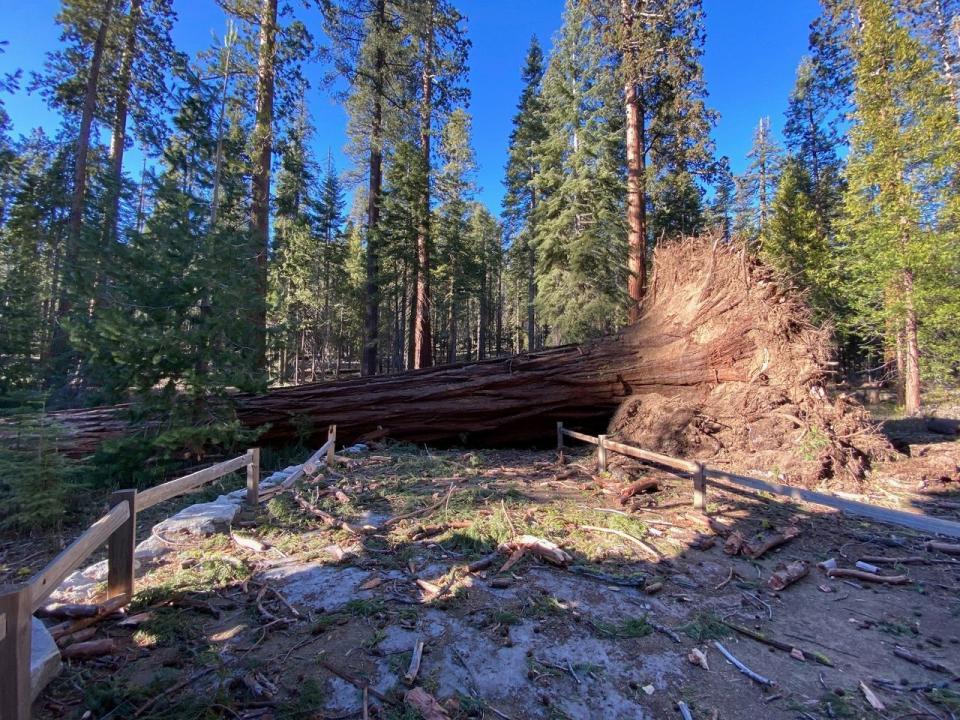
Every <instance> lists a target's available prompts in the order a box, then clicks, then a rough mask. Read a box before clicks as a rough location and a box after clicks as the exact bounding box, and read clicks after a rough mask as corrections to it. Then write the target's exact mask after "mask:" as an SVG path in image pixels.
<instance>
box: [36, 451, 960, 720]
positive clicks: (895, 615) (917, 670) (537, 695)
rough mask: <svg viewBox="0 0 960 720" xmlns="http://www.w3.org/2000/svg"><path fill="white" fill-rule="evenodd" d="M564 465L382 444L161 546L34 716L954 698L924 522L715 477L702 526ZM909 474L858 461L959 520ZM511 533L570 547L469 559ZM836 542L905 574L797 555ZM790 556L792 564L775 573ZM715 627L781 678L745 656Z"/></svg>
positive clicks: (662, 714)
mask: <svg viewBox="0 0 960 720" xmlns="http://www.w3.org/2000/svg"><path fill="white" fill-rule="evenodd" d="M928 448H929V449H928V450H927V455H923V454H915V456H914V457H911V458H910V460H909V461H907V462H914V461H915V462H917V463H919V462H920V460H921V459H923V458H925V457H926V458H927V460H931V459H932V458H938V459H937V460H936V462H937V463H942V464H943V465H944V467H946V466H947V465H949V463H950V462H953V463H954V466H953V468H954V470H956V462H957V460H958V459H960V446H958V443H938V444H936V445H929V446H928ZM941 456H943V457H941ZM944 458H946V459H944ZM950 458H952V460H950ZM565 460H566V462H565V463H560V462H558V459H557V456H556V453H554V452H517V451H510V452H507V451H502V452H501V451H498V452H493V451H477V452H470V453H466V452H459V451H443V452H432V451H431V452H425V451H424V450H417V449H415V448H412V447H410V446H405V447H403V446H393V447H391V448H389V449H384V450H377V451H375V453H374V454H373V455H369V456H367V457H364V458H361V459H358V460H356V461H353V462H351V464H350V466H349V467H346V468H343V467H341V468H339V469H338V470H337V471H336V472H329V473H327V474H326V475H325V476H323V477H321V478H317V479H315V480H314V481H312V482H310V483H307V484H305V485H303V486H302V487H301V488H300V489H299V492H300V495H301V497H302V498H303V499H304V500H305V501H306V503H307V506H304V505H303V504H299V503H297V502H295V501H294V500H293V499H292V498H291V497H290V496H289V495H286V496H280V497H278V498H276V499H274V500H272V501H270V502H269V503H268V504H267V505H265V506H264V507H261V508H260V509H259V510H258V512H257V513H256V514H253V513H249V514H247V515H246V516H245V517H243V518H242V519H241V520H240V522H238V523H237V524H236V525H235V527H234V531H235V532H237V533H241V534H243V535H245V536H251V537H256V538H258V539H259V540H261V541H262V542H264V543H266V544H267V545H268V546H269V547H268V548H267V549H265V550H263V551H254V550H250V549H248V548H246V547H243V546H241V545H238V544H237V543H236V542H235V541H232V540H231V539H230V538H228V537H227V536H224V535H217V536H212V537H210V538H207V539H205V540H203V541H197V542H191V543H186V542H185V543H183V545H182V546H181V547H177V548H176V553H172V554H171V555H169V556H167V559H166V560H165V562H164V564H163V565H162V566H161V567H160V568H159V569H157V570H156V571H154V572H152V573H150V574H149V575H148V576H147V577H145V578H144V579H143V580H142V581H140V583H139V585H138V590H139V592H138V596H137V598H136V601H135V603H134V604H133V606H131V608H130V609H129V610H128V611H127V612H126V613H125V614H124V615H123V616H118V617H115V618H114V619H111V620H109V621H105V622H103V623H101V624H100V625H99V626H98V635H97V637H110V638H113V639H115V641H116V644H117V647H118V650H117V653H116V654H115V655H111V656H106V657H101V658H97V659H92V660H84V661H70V662H69V663H68V666H67V667H66V668H65V670H64V672H63V673H62V674H61V676H60V677H59V678H58V679H57V680H56V681H55V682H54V683H53V684H52V685H51V686H50V687H49V688H48V690H47V691H46V692H45V693H44V694H43V695H42V696H41V698H40V700H38V702H37V704H36V706H35V712H36V715H37V716H38V717H41V718H81V717H89V718H100V719H106V718H111V719H116V718H134V717H140V718H249V719H251V720H252V719H253V718H291V719H292V718H347V717H362V716H363V712H364V692H363V690H362V688H363V687H364V686H368V691H367V693H366V697H367V706H368V711H369V713H370V716H371V717H384V718H416V717H420V714H419V713H418V711H417V710H415V709H413V707H412V705H411V704H410V703H409V702H407V703H405V702H404V698H405V695H406V694H407V693H408V692H409V690H410V689H411V687H417V688H420V689H421V690H422V691H423V692H425V693H427V694H429V695H430V696H432V697H433V698H435V699H436V701H437V702H438V703H439V705H440V707H442V708H443V712H444V713H446V714H447V715H448V716H449V717H452V718H468V717H487V718H493V717H503V718H514V719H517V720H519V719H520V718H600V717H603V718H671V717H680V712H679V710H678V703H680V702H682V703H685V704H686V706H688V707H689V709H690V711H691V712H692V714H693V717H695V718H698V719H702V718H730V719H734V718H743V719H747V718H749V719H750V720H756V718H770V719H771V720H779V719H781V718H783V719H786V718H791V719H793V718H800V717H804V718H870V717H878V718H879V717H887V718H898V717H931V718H951V717H955V716H956V714H957V713H958V712H960V693H958V692H957V690H958V688H957V684H956V680H955V679H954V678H955V676H957V675H958V674H960V599H958V592H957V591H958V589H960V575H958V573H960V562H958V558H956V557H954V556H951V555H948V554H943V553H938V552H931V551H929V550H927V549H926V548H925V546H924V543H925V541H926V540H928V538H925V537H922V536H919V535H916V534H914V533H912V532H911V531H908V530H905V529H900V528H893V527H889V526H882V525H876V524H870V523H866V522H862V521H859V520H854V519H850V518H844V517H842V516H840V515H838V514H835V513H831V512H827V511H823V512H821V511H820V510H822V509H818V508H816V507H814V506H809V505H797V504H792V503H784V502H781V501H779V500H773V499H770V498H764V497H760V496H757V495H755V494H743V493H739V492H736V493H735V492H726V491H720V490H713V489H712V490H711V493H710V496H709V500H710V512H711V516H712V517H713V518H715V520H716V521H717V522H718V523H720V525H717V524H715V525H714V528H713V529H711V527H710V526H709V525H708V524H707V523H705V522H704V521H703V520H700V519H698V518H697V517H696V516H695V515H694V513H693V510H692V508H691V487H690V482H689V480H686V479H682V478H677V477H674V476H671V475H667V474H659V473H657V472H652V471H649V470H644V471H643V476H649V477H652V478H655V479H657V480H659V481H660V482H659V488H660V489H659V490H656V491H653V492H649V491H647V492H641V493H638V494H636V495H634V496H633V497H630V498H625V499H624V501H623V502H621V500H620V495H619V491H620V489H621V486H622V482H621V481H620V480H618V479H617V478H615V477H612V476H610V475H606V474H603V475H598V474H597V473H596V471H595V463H594V459H593V457H592V456H591V455H589V454H588V453H587V451H586V450H582V451H581V450H574V451H570V452H569V453H568V454H567V457H566V458H565ZM919 467H920V466H919V464H918V465H917V468H914V466H913V465H909V464H907V465H900V466H899V467H898V466H897V465H895V464H890V465H889V466H884V465H881V466H878V467H876V468H875V469H874V471H873V477H872V482H871V483H870V487H871V488H872V490H871V493H872V495H871V496H870V497H869V499H870V500H871V501H882V502H886V503H889V504H891V506H900V507H904V508H911V507H913V508H920V507H923V509H924V510H928V511H930V512H934V511H935V512H937V513H938V514H940V515H941V516H943V517H949V518H953V519H960V492H958V488H957V482H956V479H952V480H942V478H941V476H938V478H941V479H933V477H932V475H930V477H927V478H926V479H923V480H921V479H919V475H922V474H923V473H925V472H927V471H925V470H922V469H919ZM901 471H902V472H901ZM632 472H633V474H634V475H635V474H636V470H635V469H634V470H633V471H632ZM925 477H926V476H925ZM921 482H926V483H927V484H926V485H925V486H924V485H921V484H918V483H921ZM924 502H927V503H934V504H935V505H936V507H933V506H930V505H927V506H924V505H923V504H922V503H924ZM309 508H313V510H314V512H311V511H310V509H309ZM427 508H433V509H432V510H430V511H429V512H422V511H423V510H425V509H427ZM317 510H319V511H320V516H318V515H317V513H316V512H315V511H317ZM418 511H420V512H419V513H418ZM410 513H418V514H414V515H411V516H410V517H407V518H405V519H401V520H399V521H396V522H394V523H392V524H389V526H388V527H385V525H386V524H387V523H386V521H387V520H388V519H390V518H394V519H395V518H397V517H399V516H403V515H407V514H410ZM331 518H333V520H334V522H331V521H330V519H331ZM364 526H370V527H381V528H383V529H381V530H380V531H369V530H367V531H365V530H363V528H364ZM788 528H795V529H796V530H798V531H799V534H797V535H796V537H793V538H792V539H790V540H788V541H787V542H785V543H783V544H781V545H779V546H778V547H776V548H774V549H772V550H769V551H767V552H764V553H763V554H761V555H759V556H758V557H750V556H749V554H744V552H743V551H742V552H741V553H740V554H737V555H735V556H731V555H729V554H727V552H725V546H728V547H729V546H730V543H728V541H729V538H730V537H731V536H734V537H736V536H737V534H739V537H740V538H742V539H743V541H744V542H746V543H747V544H749V545H751V546H752V547H756V546H758V545H760V544H763V541H764V540H766V539H769V538H770V536H772V535H773V534H775V533H778V532H779V533H782V532H783V531H785V530H786V529H788ZM358 530H359V532H358ZM715 530H719V531H720V533H721V534H720V535H717V534H715V532H714V531H715ZM611 531H614V532H611ZM524 534H529V535H533V536H536V537H539V538H543V539H546V540H550V541H552V542H554V543H556V544H557V545H559V546H560V548H562V549H563V551H565V552H566V553H568V554H569V555H570V556H571V558H572V559H571V561H570V562H569V563H568V564H567V565H566V566H555V565H551V564H549V563H547V562H543V561H541V560H539V559H538V558H537V557H535V556H533V555H532V554H529V553H528V554H526V555H524V556H523V557H521V558H519V560H518V561H517V562H516V563H515V564H514V565H513V566H512V567H511V568H509V570H507V571H506V572H498V571H499V569H500V568H501V566H502V565H503V564H504V563H505V562H506V561H507V558H508V556H509V552H507V553H501V554H498V556H497V557H496V559H495V560H493V561H492V562H491V563H490V565H489V567H487V568H485V569H482V570H478V571H477V572H469V571H468V570H467V567H466V566H467V565H468V564H470V563H472V562H474V561H477V560H479V559H482V558H485V557H487V556H489V555H490V554H492V553H494V552H496V550H497V548H498V546H499V545H500V544H501V543H505V542H507V541H509V540H511V539H514V538H516V537H517V536H520V535H524ZM788 534H789V533H788ZM171 541H173V542H176V541H177V540H176V538H172V539H171ZM831 558H832V559H835V560H836V562H837V564H838V566H840V567H842V568H853V567H854V563H855V562H856V561H858V560H862V559H864V558H872V559H873V560H872V562H873V563H874V564H876V565H878V567H879V568H880V574H882V575H885V576H892V575H906V576H907V580H906V582H904V583H903V584H898V585H891V584H886V583H873V582H865V581H863V580H859V579H847V578H830V577H828V576H827V575H826V574H825V573H824V572H823V571H821V570H819V569H818V568H817V567H816V564H817V563H819V562H822V561H826V560H829V559H831ZM893 558H901V559H902V560H901V561H900V562H883V560H884V559H893ZM913 558H919V561H917V560H914V559H913ZM797 562H805V563H807V564H809V572H808V574H807V575H806V576H805V577H803V578H801V579H800V580H798V581H797V582H795V583H793V584H791V585H789V586H788V587H786V588H785V589H784V590H781V591H773V590H771V589H770V588H769V587H768V585H767V582H768V579H769V578H770V577H771V575H772V574H773V573H774V572H775V571H777V569H778V567H779V566H781V565H789V564H791V563H797ZM732 626H737V628H739V630H738V629H734V627H732ZM743 630H746V631H749V633H752V634H754V635H760V636H762V637H763V638H765V639H767V640H772V641H775V642H777V643H779V644H781V645H782V646H785V648H786V649H777V648H775V647H771V646H770V645H768V644H764V643H763V642H760V641H758V640H757V639H755V638H753V637H749V636H748V634H745V633H744V632H743ZM418 641H422V642H423V654H422V659H421V662H420V665H419V668H418V670H417V673H416V677H415V678H414V679H413V680H412V681H411V682H409V683H408V682H406V681H405V679H404V676H405V675H406V674H407V673H408V672H410V671H411V661H412V656H413V655H414V650H415V649H416V648H417V644H418ZM716 642H719V643H720V644H721V645H722V646H723V648H724V649H725V650H727V651H728V652H729V653H730V654H731V655H733V656H734V657H735V658H736V659H737V660H739V661H740V662H742V663H743V664H744V665H745V666H747V667H748V668H749V669H750V670H752V671H754V672H755V673H757V674H759V675H761V676H763V677H765V678H768V679H770V680H772V681H773V682H774V683H775V684H772V685H765V684H761V683H758V682H756V681H755V680H752V679H750V678H749V677H747V676H746V675H745V674H743V673H741V672H740V671H738V670H737V669H736V668H735V667H734V666H733V665H732V664H731V663H730V662H728V661H727V660H726V659H725V658H724V656H723V655H722V654H721V651H720V650H719V649H718V648H717V646H716V644H715V643H716ZM793 648H796V649H797V650H798V651H799V653H798V652H794V653H792V654H791V652H790V650H791V649H793ZM898 648H899V649H898ZM694 649H697V650H699V651H700V652H702V653H703V657H704V658H705V660H706V665H707V666H708V668H709V669H706V668H704V667H703V666H702V665H700V664H694V663H693V662H691V660H690V656H691V653H692V651H693V650H694ZM897 653H899V655H898V654H897ZM907 655H909V656H911V657H914V658H920V659H922V660H923V661H927V664H928V667H923V666H921V665H917V664H915V662H912V661H910V660H909V659H905V656H907ZM693 657H694V658H695V659H696V655H694V656H693ZM801 658H802V659H801ZM824 661H825V662H826V663H828V664H824ZM937 666H941V668H942V669H945V670H947V671H948V672H943V671H938V670H935V669H930V668H931V667H937ZM861 683H864V684H865V686H866V687H867V688H868V690H869V692H870V693H872V694H873V697H872V700H874V701H875V702H879V703H882V705H883V706H884V708H885V709H883V710H877V709H874V707H872V706H871V702H870V699H868V697H867V694H866V693H865V691H864V690H863V688H862V687H861ZM406 697H407V698H408V699H409V698H410V696H409V695H406ZM424 712H426V711H424ZM425 716H428V715H425ZM437 717H442V716H437Z"/></svg>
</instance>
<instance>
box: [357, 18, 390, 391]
mask: <svg viewBox="0 0 960 720" xmlns="http://www.w3.org/2000/svg"><path fill="white" fill-rule="evenodd" d="M386 13H387V9H386V0H378V2H377V14H376V24H377V27H376V29H375V30H374V32H376V33H377V37H378V43H379V44H378V45H377V51H376V58H375V60H374V64H373V108H372V111H371V120H370V186H369V192H368V193H367V248H366V259H365V268H364V271H365V274H366V280H365V286H364V288H365V297H364V315H363V358H362V362H361V372H362V374H363V375H376V374H377V355H378V353H379V347H380V337H379V333H380V277H379V274H380V254H379V234H378V231H379V227H380V194H381V189H382V186H383V74H384V67H385V65H386V54H385V52H384V49H383V44H382V43H383V40H382V38H380V33H382V32H383V27H384V25H385V24H386V21H387V15H386Z"/></svg>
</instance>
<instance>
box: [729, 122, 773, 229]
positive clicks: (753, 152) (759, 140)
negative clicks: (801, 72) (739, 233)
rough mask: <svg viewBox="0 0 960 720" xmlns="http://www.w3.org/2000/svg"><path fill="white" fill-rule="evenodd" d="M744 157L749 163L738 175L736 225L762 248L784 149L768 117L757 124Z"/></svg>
mask: <svg viewBox="0 0 960 720" xmlns="http://www.w3.org/2000/svg"><path fill="white" fill-rule="evenodd" d="M747 158H749V160H750V165H749V166H748V167H747V170H746V172H745V173H744V174H743V175H742V176H741V178H740V183H741V186H740V193H741V198H740V213H741V220H740V222H739V224H740V225H741V229H743V230H746V232H747V234H746V236H745V237H746V238H747V239H748V240H749V241H750V242H752V243H756V244H758V245H759V246H761V247H762V246H763V243H764V242H765V240H766V237H767V230H768V225H769V222H770V208H771V205H772V203H773V196H774V194H775V193H776V190H777V182H778V179H779V177H780V165H781V163H782V161H783V150H782V149H781V147H780V145H779V144H778V143H777V141H776V139H775V138H774V137H773V131H772V130H771V129H770V118H768V117H762V118H760V122H759V123H757V129H756V130H755V131H754V134H753V145H752V147H751V148H750V152H749V153H747ZM751 216H752V217H751Z"/></svg>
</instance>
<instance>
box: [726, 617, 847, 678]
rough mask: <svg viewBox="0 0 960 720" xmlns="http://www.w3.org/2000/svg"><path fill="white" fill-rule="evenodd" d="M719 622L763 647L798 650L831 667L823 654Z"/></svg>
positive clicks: (830, 661) (831, 664) (790, 650)
mask: <svg viewBox="0 0 960 720" xmlns="http://www.w3.org/2000/svg"><path fill="white" fill-rule="evenodd" d="M721 622H722V623H723V624H724V625H726V626H727V627H728V628H730V629H731V630H736V631H737V632H738V633H740V634H741V635H746V636H747V637H748V638H752V639H753V640H756V641H757V642H760V643H763V644H764V645H769V646H770V647H774V648H777V650H783V651H784V652H788V653H789V652H792V651H793V650H800V652H802V653H803V654H804V656H806V657H812V658H813V659H814V660H816V661H817V662H818V663H820V664H821V665H826V666H827V667H833V661H832V660H831V659H830V658H828V657H827V656H826V655H824V654H823V653H819V652H815V651H810V650H803V649H801V648H798V647H797V646H796V645H792V644H790V643H785V642H783V641H781V640H777V639H776V638H772V637H769V636H767V635H764V634H763V633H762V632H758V631H756V630H751V629H750V628H746V627H743V626H741V625H736V624H734V623H732V622H728V621H727V620H721Z"/></svg>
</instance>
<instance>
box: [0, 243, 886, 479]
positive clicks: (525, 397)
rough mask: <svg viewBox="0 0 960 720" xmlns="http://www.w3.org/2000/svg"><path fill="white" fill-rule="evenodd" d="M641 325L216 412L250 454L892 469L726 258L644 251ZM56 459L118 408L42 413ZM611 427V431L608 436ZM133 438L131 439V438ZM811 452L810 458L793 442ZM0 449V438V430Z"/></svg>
mask: <svg viewBox="0 0 960 720" xmlns="http://www.w3.org/2000/svg"><path fill="white" fill-rule="evenodd" d="M654 267H655V273H654V276H653V278H652V280H651V283H650V289H649V292H648V295H647V298H646V299H645V302H644V307H643V315H642V317H641V319H640V320H639V321H638V322H637V323H635V324H633V325H631V326H629V327H627V328H625V329H623V330H622V331H621V332H620V333H618V334H616V335H612V336H608V337H604V338H600V339H598V340H595V341H592V342H589V343H584V344H581V345H567V346H563V347H557V348H551V349H546V350H541V351H536V352H531V353H526V354H522V355H518V356H515V357H500V358H495V359H489V360H480V361H470V362H463V363H458V364H452V365H445V366H441V367H434V368H425V369H421V370H413V371H409V372H405V373H400V374H396V375H386V376H377V377H369V378H357V379H351V380H344V381H341V382H335V383H324V384H310V385H300V386H295V387H284V388H277V389H273V390H270V391H268V392H266V393H263V394H248V393H238V394H235V395H233V396H232V397H229V398H224V399H223V403H224V405H225V409H229V410H230V411H231V412H232V413H233V414H234V415H235V417H236V419H237V421H238V422H239V424H240V425H241V426H243V427H247V428H262V429H263V433H262V435H261V436H260V438H259V439H258V443H259V444H263V445H269V444H283V443H288V442H292V441H296V440H298V439H301V436H302V433H303V429H304V427H307V426H311V427H315V428H318V433H317V438H316V439H317V440H320V439H321V438H322V437H323V436H322V435H321V434H320V431H319V428H324V429H325V428H326V427H327V426H328V425H330V424H336V425H337V428H338V439H340V440H341V441H344V442H350V441H353V440H356V439H358V438H361V437H371V436H372V435H373V434H377V435H378V436H389V437H392V438H395V439H397V440H405V441H411V442H423V443H435V444H440V443H449V442H454V443H470V444H473V445H477V446H505V445H506V446H511V445H512V446H516V445H521V444H530V443H535V442H539V443H544V442H547V441H549V440H551V439H552V438H554V437H555V423H556V422H557V421H564V422H566V423H568V424H576V425H579V426H582V427H584V428H586V429H596V430H602V429H603V427H604V426H605V425H608V423H609V426H608V430H607V432H608V434H610V435H611V436H612V435H614V434H617V435H618V437H619V438H620V439H621V440H624V441H633V442H636V443H638V444H639V445H640V446H642V447H644V448H647V449H650V450H653V451H658V452H663V453H667V454H670V455H674V456H678V457H686V458H694V457H696V458H708V457H711V456H714V455H717V454H718V453H725V454H728V455H731V456H735V457H737V458H738V459H743V457H745V456H746V455H751V456H753V458H755V461H756V462H757V463H758V465H760V466H768V467H774V466H777V467H790V468H792V473H793V476H792V477H791V478H790V479H791V480H792V481H794V482H801V483H810V482H813V481H815V480H819V479H822V478H828V477H841V478H843V479H845V480H847V481H851V480H852V481H859V480H861V479H862V478H863V477H864V471H865V469H866V468H867V467H868V465H869V458H870V456H871V454H873V453H884V452H887V453H889V451H890V448H889V445H888V444H887V443H886V441H884V440H882V439H881V436H880V435H879V434H878V433H877V432H875V431H874V430H873V429H872V427H871V425H870V422H869V419H868V416H867V414H866V412H865V411H864V410H863V408H861V407H860V406H858V405H856V404H855V403H854V402H853V401H852V400H850V399H848V398H846V397H845V396H841V397H837V398H836V399H832V398H828V397H827V395H826V392H825V390H824V386H825V381H826V379H827V374H826V372H825V370H824V368H825V367H826V363H827V362H828V361H829V356H830V349H829V342H828V333H827V331H825V330H819V329H817V328H815V327H814V326H813V324H812V323H811V314H810V311H809V309H808V308H807V307H806V306H805V305H804V303H803V301H802V298H801V297H800V295H799V294H797V293H794V292H792V291H791V290H790V287H789V283H788V282H786V281H784V280H783V279H782V278H780V277H779V276H778V275H777V274H776V273H775V272H774V271H773V270H771V269H770V268H768V267H766V266H764V265H763V264H761V263H760V262H759V261H758V260H756V259H754V258H752V257H750V256H749V255H748V254H747V253H746V252H745V251H744V250H743V248H742V247H741V246H739V245H738V244H736V243H720V242H712V241H711V239H709V238H707V239H699V240H692V239H691V240H685V241H682V242H676V243H667V244H664V245H661V246H660V247H658V248H657V250H656V253H655V258H654ZM52 417H53V419H54V420H55V421H57V422H58V423H59V424H60V426H61V427H62V428H63V431H64V435H65V437H64V438H63V439H62V441H60V447H62V448H64V451H65V452H67V453H68V454H71V455H75V456H77V455H79V456H82V455H87V454H90V453H92V452H94V451H95V450H96V449H97V448H98V447H99V445H100V444H101V443H102V442H103V441H104V440H106V439H109V438H116V437H118V436H122V435H124V434H125V433H127V432H129V429H130V421H131V418H132V408H131V407H130V406H124V405H120V406H115V407H106V408H94V409H90V410H80V411H64V412H59V413H54V414H53V415H52ZM611 417H612V420H611ZM142 429H143V427H142V424H141V425H140V426H138V430H142ZM811 431H816V432H817V433H818V437H823V438H824V443H823V446H822V449H821V450H820V451H819V452H818V454H817V457H815V458H809V457H804V456H803V452H802V447H801V443H800V442H799V439H800V438H801V437H803V436H805V435H806V433H808V432H811ZM0 434H2V428H0Z"/></svg>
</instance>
